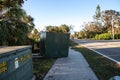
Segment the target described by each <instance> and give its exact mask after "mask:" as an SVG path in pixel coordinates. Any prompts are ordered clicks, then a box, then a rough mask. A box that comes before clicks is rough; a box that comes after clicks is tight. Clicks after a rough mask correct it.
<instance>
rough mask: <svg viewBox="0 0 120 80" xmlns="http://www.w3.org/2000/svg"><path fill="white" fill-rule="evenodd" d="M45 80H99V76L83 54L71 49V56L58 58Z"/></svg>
mask: <svg viewBox="0 0 120 80" xmlns="http://www.w3.org/2000/svg"><path fill="white" fill-rule="evenodd" d="M44 80H98V78H97V77H96V75H95V74H94V72H93V71H92V70H91V68H90V67H89V64H88V63H87V62H86V60H85V59H84V57H83V56H82V54H81V53H79V52H77V51H74V50H72V49H69V56H68V57H67V58H60V59H57V61H56V62H55V64H54V65H53V66H52V68H51V69H50V70H49V72H48V74H47V75H46V76H45V78H44Z"/></svg>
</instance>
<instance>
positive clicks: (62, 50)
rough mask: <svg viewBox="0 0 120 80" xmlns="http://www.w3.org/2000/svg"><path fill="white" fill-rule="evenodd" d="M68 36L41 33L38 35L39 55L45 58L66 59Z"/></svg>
mask: <svg viewBox="0 0 120 80" xmlns="http://www.w3.org/2000/svg"><path fill="white" fill-rule="evenodd" d="M69 36H70V34H68V33H57V32H42V33H41V35H40V37H41V38H40V54H41V55H42V56H43V57H46V58H60V57H67V56H68V51H69Z"/></svg>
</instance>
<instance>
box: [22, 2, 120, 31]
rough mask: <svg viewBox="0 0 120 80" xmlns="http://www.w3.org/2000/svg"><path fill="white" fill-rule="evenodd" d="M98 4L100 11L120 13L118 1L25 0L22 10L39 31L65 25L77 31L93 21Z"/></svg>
mask: <svg viewBox="0 0 120 80" xmlns="http://www.w3.org/2000/svg"><path fill="white" fill-rule="evenodd" d="M98 4H99V5H100V7H101V11H104V10H110V9H112V10H116V11H119V12H120V0H27V1H26V2H25V3H24V4H23V9H25V10H26V12H27V14H28V15H31V16H32V17H33V18H34V23H35V27H36V28H37V29H39V30H43V29H44V28H45V26H48V25H53V26H59V25H61V24H67V25H74V26H75V27H74V31H79V30H81V25H82V24H83V23H84V22H88V21H93V15H94V14H95V10H96V6H97V5H98Z"/></svg>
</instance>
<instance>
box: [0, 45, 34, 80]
mask: <svg viewBox="0 0 120 80" xmlns="http://www.w3.org/2000/svg"><path fill="white" fill-rule="evenodd" d="M32 70H33V67H32V59H31V47H30V46H14V47H1V48H0V80H32V78H33V71H32Z"/></svg>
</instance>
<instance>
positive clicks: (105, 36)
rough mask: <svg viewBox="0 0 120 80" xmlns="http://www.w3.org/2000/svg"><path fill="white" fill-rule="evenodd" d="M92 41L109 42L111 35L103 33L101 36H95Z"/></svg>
mask: <svg viewBox="0 0 120 80" xmlns="http://www.w3.org/2000/svg"><path fill="white" fill-rule="evenodd" d="M94 39H96V40H110V39H112V37H111V34H109V33H103V34H99V35H98V34H97V35H96V36H95V37H94Z"/></svg>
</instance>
